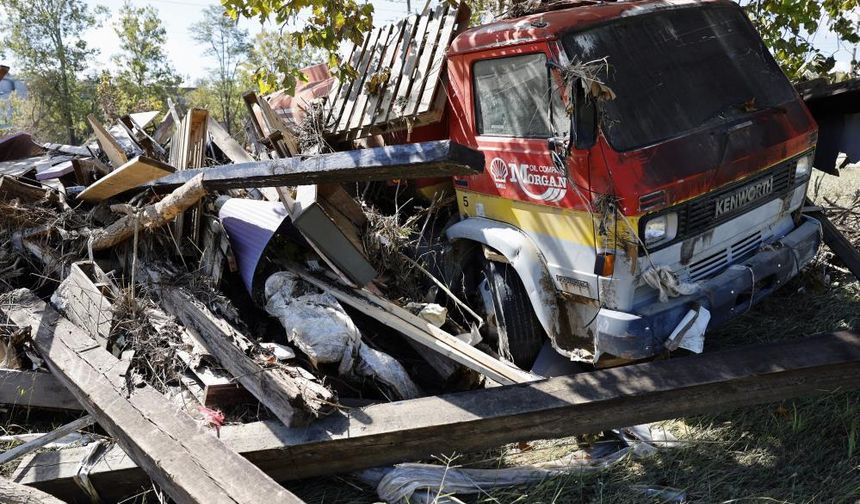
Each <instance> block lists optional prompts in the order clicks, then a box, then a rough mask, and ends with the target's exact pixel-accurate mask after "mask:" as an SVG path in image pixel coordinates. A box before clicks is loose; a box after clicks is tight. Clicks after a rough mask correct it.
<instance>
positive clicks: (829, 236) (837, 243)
mask: <svg viewBox="0 0 860 504" xmlns="http://www.w3.org/2000/svg"><path fill="white" fill-rule="evenodd" d="M807 205H811V202H810V201H809V200H807ZM809 215H810V216H811V217H814V218H815V219H817V220H818V222H820V223H821V229H822V231H823V232H824V243H825V244H827V246H828V247H829V248H830V250H832V251H833V253H834V254H835V255H836V257H838V258H839V259H840V260H841V261H842V262H843V263H845V266H846V267H847V268H848V271H850V272H851V273H852V274H853V275H854V277H855V278H856V279H858V280H860V251H858V250H857V249H856V248H854V245H852V244H851V242H850V241H848V239H847V238H845V235H843V234H842V233H841V232H840V231H839V229H838V228H837V227H836V226H834V225H833V223H832V222H830V219H828V218H827V216H826V215H824V212H822V211H820V210H818V211H814V212H810V213H809Z"/></svg>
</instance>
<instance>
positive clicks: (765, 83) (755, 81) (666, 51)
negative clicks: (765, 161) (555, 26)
mask: <svg viewBox="0 0 860 504" xmlns="http://www.w3.org/2000/svg"><path fill="white" fill-rule="evenodd" d="M563 43H564V46H565V49H566V51H567V52H568V55H569V56H570V58H571V60H573V61H585V62H587V61H592V60H598V59H601V58H606V61H607V62H608V64H609V69H608V72H607V73H608V75H607V76H606V78H605V80H606V83H607V84H608V85H609V86H610V87H611V88H612V89H613V91H615V93H616V95H617V97H616V99H615V100H612V101H608V102H605V104H604V112H605V116H604V122H603V129H604V133H605V134H606V136H607V139H608V141H609V143H610V144H611V145H612V147H613V148H614V149H616V150H618V151H626V150H631V149H635V148H638V147H642V146H645V145H650V144H653V143H657V142H659V141H662V140H666V139H669V138H672V137H676V136H679V135H682V134H684V133H685V132H688V131H691V130H694V129H698V128H702V127H710V126H714V125H717V124H720V123H721V122H725V121H729V120H732V119H736V118H738V117H740V116H741V115H743V114H747V113H750V112H754V111H756V110H761V109H764V108H768V107H774V106H777V105H780V104H783V103H786V102H788V101H791V100H792V99H793V98H794V97H795V94H794V91H793V89H792V87H791V84H790V83H789V82H788V79H787V78H786V77H785V75H784V74H783V73H782V72H781V71H780V70H779V68H778V66H777V65H776V62H775V61H774V60H773V58H772V57H771V56H770V54H769V53H768V52H767V49H766V48H765V46H764V44H763V43H762V42H761V39H760V38H759V37H758V34H756V33H755V31H754V30H753V28H752V27H751V25H750V24H749V22H748V21H747V20H746V19H745V17H744V14H743V13H742V11H741V10H740V9H738V8H735V7H729V6H714V7H696V8H689V9H673V10H664V11H660V12H655V13H652V14H643V15H638V16H631V17H629V18H626V19H623V20H621V21H617V22H613V23H609V24H605V25H600V26H597V27H595V28H590V29H587V30H584V31H579V32H573V33H569V34H567V35H566V36H564V37H563Z"/></svg>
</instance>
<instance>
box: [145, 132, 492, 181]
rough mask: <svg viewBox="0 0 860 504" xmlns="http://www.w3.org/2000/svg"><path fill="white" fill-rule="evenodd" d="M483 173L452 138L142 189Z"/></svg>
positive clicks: (247, 167)
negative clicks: (195, 183) (194, 183)
mask: <svg viewBox="0 0 860 504" xmlns="http://www.w3.org/2000/svg"><path fill="white" fill-rule="evenodd" d="M483 169H484V155H483V153H481V152H479V151H476V150H474V149H470V148H469V147H465V146H463V145H460V144H458V143H455V142H451V141H450V140H441V141H436V142H424V143H415V144H407V145H392V146H387V147H377V148H373V149H358V150H354V151H344V152H334V153H331V154H321V155H319V156H313V157H310V158H307V159H300V158H287V159H269V160H265V161H257V162H254V163H240V164H233V165H223V166H213V167H210V168H206V169H205V170H184V171H178V172H176V173H173V174H171V175H168V176H166V177H163V178H161V179H158V180H156V181H153V182H150V183H149V184H147V185H145V186H144V187H146V188H148V189H152V190H154V191H156V192H161V193H163V192H167V191H172V190H173V189H175V188H177V187H179V186H180V185H182V184H183V183H185V182H186V181H188V180H190V179H191V178H193V177H194V176H196V175H202V176H203V187H204V188H206V189H207V190H212V191H221V190H226V189H241V188H248V187H279V186H293V185H306V184H317V183H342V182H356V181H365V180H389V179H395V178H402V179H408V178H424V177H447V176H453V175H474V174H475V173H480V172H482V171H483Z"/></svg>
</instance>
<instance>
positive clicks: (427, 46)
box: [400, 2, 448, 117]
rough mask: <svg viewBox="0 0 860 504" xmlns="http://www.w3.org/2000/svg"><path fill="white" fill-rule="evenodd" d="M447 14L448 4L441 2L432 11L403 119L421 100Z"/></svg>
mask: <svg viewBox="0 0 860 504" xmlns="http://www.w3.org/2000/svg"><path fill="white" fill-rule="evenodd" d="M447 12H448V4H447V3H446V2H442V3H441V4H439V6H438V7H436V10H434V11H433V19H432V20H431V21H430V25H429V26H428V28H427V36H426V37H425V39H424V47H423V48H422V50H421V56H420V57H419V60H418V64H417V65H416V67H415V74H414V76H415V77H414V80H413V81H412V87H411V88H409V98H408V99H407V100H406V104H405V105H404V106H403V109H402V110H401V112H400V114H401V116H403V117H411V116H412V115H413V114H414V110H415V104H416V103H418V101H419V100H420V99H421V93H422V92H423V90H424V85H425V83H426V82H427V76H428V74H429V73H430V69H431V67H432V65H433V59H434V55H435V54H436V51H437V50H440V46H441V44H443V42H442V41H441V40H440V36H441V35H442V28H443V27H444V21H445V19H446V16H445V14H446V13H447Z"/></svg>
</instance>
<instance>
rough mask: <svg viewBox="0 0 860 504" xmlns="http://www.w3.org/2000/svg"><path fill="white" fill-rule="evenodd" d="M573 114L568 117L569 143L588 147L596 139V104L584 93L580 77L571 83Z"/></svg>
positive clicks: (583, 147) (580, 147)
mask: <svg viewBox="0 0 860 504" xmlns="http://www.w3.org/2000/svg"><path fill="white" fill-rule="evenodd" d="M571 87H572V89H571V93H570V96H571V97H572V99H573V115H572V116H571V118H570V136H571V138H570V140H571V145H573V146H574V147H576V148H577V149H590V148H591V147H592V146H593V145H594V142H595V141H597V106H596V104H595V101H596V100H595V99H594V98H593V97H591V96H588V95H587V94H586V93H585V89H583V88H582V82H581V80H580V79H575V80H574V81H573V83H572V84H571Z"/></svg>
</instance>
